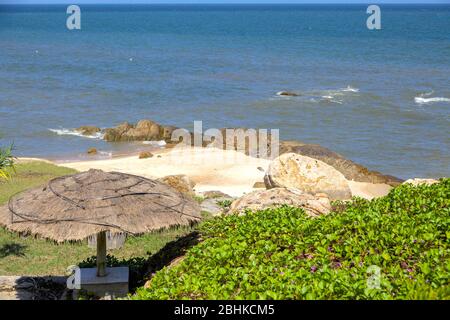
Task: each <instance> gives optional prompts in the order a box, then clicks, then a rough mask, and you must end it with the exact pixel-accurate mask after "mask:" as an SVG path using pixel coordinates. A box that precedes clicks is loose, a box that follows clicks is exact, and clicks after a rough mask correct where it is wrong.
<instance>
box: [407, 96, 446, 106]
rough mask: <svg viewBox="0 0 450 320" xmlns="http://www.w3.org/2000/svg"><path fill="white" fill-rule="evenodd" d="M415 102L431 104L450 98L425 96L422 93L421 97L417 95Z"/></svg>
mask: <svg viewBox="0 0 450 320" xmlns="http://www.w3.org/2000/svg"><path fill="white" fill-rule="evenodd" d="M414 102H415V103H417V104H431V103H434V102H450V98H445V97H434V98H424V97H423V96H422V95H421V96H419V97H415V98H414Z"/></svg>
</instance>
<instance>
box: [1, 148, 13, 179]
mask: <svg viewBox="0 0 450 320" xmlns="http://www.w3.org/2000/svg"><path fill="white" fill-rule="evenodd" d="M12 150H13V146H12V145H11V146H10V147H7V148H0V179H8V178H9V177H10V172H9V171H8V170H7V169H12V170H13V171H14V156H13V155H12Z"/></svg>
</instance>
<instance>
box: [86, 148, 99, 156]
mask: <svg viewBox="0 0 450 320" xmlns="http://www.w3.org/2000/svg"><path fill="white" fill-rule="evenodd" d="M87 153H88V154H90V155H94V154H97V149H96V148H89V149H88V151H87Z"/></svg>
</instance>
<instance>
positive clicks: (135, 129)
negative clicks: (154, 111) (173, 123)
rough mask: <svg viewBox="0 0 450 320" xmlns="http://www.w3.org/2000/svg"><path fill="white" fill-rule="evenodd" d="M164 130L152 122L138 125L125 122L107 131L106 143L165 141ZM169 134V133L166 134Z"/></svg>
mask: <svg viewBox="0 0 450 320" xmlns="http://www.w3.org/2000/svg"><path fill="white" fill-rule="evenodd" d="M164 134H165V131H164V128H163V127H162V126H161V125H159V124H158V123H156V122H154V121H151V120H140V121H139V122H138V123H137V124H136V125H131V124H129V123H128V122H124V123H122V124H120V125H118V126H117V127H115V128H108V129H106V130H105V135H104V137H103V138H104V139H105V140H106V141H152V140H163V136H164ZM166 134H167V133H166Z"/></svg>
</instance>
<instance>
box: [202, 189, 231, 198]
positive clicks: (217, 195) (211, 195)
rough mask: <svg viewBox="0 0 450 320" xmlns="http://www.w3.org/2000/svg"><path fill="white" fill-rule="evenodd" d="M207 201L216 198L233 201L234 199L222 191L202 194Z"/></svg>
mask: <svg viewBox="0 0 450 320" xmlns="http://www.w3.org/2000/svg"><path fill="white" fill-rule="evenodd" d="M200 195H201V196H202V197H203V198H205V199H214V198H225V199H233V197H231V196H229V195H228V194H226V193H223V192H222V191H205V192H202V193H201V194H200Z"/></svg>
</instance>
